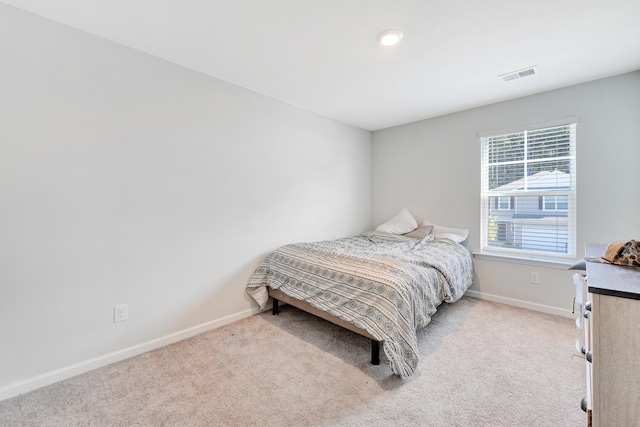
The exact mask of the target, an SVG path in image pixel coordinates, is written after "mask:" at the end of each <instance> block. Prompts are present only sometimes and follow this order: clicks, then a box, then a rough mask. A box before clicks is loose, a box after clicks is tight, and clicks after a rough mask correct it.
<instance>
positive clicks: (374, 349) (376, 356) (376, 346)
mask: <svg viewBox="0 0 640 427" xmlns="http://www.w3.org/2000/svg"><path fill="white" fill-rule="evenodd" d="M371 364H372V365H379V364H380V341H376V340H371Z"/></svg>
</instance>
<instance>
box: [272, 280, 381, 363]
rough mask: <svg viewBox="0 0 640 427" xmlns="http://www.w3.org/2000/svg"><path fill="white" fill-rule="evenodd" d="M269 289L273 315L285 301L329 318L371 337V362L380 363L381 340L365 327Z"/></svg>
mask: <svg viewBox="0 0 640 427" xmlns="http://www.w3.org/2000/svg"><path fill="white" fill-rule="evenodd" d="M267 289H268V291H269V296H270V297H271V298H273V309H272V310H273V311H272V313H273V315H274V316H276V315H277V314H278V313H279V307H278V302H279V301H282V302H284V303H287V304H290V305H292V306H294V307H297V308H299V309H300V310H302V311H306V312H307V313H311V314H313V315H314V316H318V317H320V318H322V319H324V320H327V321H329V322H331V323H334V324H336V325H338V326H341V327H343V328H345V329H348V330H350V331H352V332H355V333H356V334H359V335H362V336H363V337H366V338H369V339H370V340H371V364H373V365H379V364H380V341H378V340H376V339H375V338H374V337H372V336H371V335H370V334H369V333H368V332H367V331H365V330H364V329H360V328H358V327H357V326H355V325H352V324H351V323H348V322H345V321H344V320H342V319H340V318H339V317H336V316H332V315H331V314H329V313H326V312H324V311H321V310H318V309H317V308H315V307H314V306H312V305H311V304H309V303H308V302H306V301H300V300H298V299H295V298H293V297H290V296H289V295H287V294H285V293H283V292H282V291H280V290H278V289H272V288H269V287H267Z"/></svg>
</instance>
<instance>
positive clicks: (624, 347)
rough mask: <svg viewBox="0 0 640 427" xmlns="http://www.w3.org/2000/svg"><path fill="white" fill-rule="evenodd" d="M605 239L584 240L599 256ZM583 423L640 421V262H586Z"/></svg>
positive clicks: (619, 426)
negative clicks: (599, 241) (633, 264)
mask: <svg viewBox="0 0 640 427" xmlns="http://www.w3.org/2000/svg"><path fill="white" fill-rule="evenodd" d="M605 249H606V245H587V247H586V255H587V257H599V256H601V255H602V254H603V253H604V250H605ZM587 286H588V294H587V301H586V302H585V306H584V318H585V319H586V321H585V322H584V328H583V329H584V331H585V344H584V348H583V351H584V353H585V354H586V370H587V397H586V400H585V401H584V404H583V408H584V409H586V410H587V414H588V415H587V423H588V425H593V426H594V427H609V426H615V427H625V426H634V427H635V426H639V425H640V268H633V267H620V266H614V265H610V264H602V263H595V262H588V263H587Z"/></svg>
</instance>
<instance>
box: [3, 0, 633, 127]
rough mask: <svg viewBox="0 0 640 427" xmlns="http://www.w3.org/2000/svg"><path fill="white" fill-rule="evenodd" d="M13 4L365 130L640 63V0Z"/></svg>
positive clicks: (87, 0)
mask: <svg viewBox="0 0 640 427" xmlns="http://www.w3.org/2000/svg"><path fill="white" fill-rule="evenodd" d="M2 2H3V3H6V4H10V5H13V6H16V7H19V8H21V9H24V10H27V11H30V12H33V13H35V14H38V15H41V16H44V17H46V18H50V19H52V20H55V21H58V22H61V23H64V24H67V25H69V26H71V27H75V28H78V29H80V30H83V31H86V32H88V33H91V34H95V35H97V36H100V37H103V38H105V39H108V40H112V41H114V42H117V43H121V44H123V45H125V46H129V47H132V48H134V49H138V50H140V51H143V52H147V53H149V54H151V55H155V56H158V57H160V58H164V59H166V60H168V61H171V62H174V63H177V64H181V65H183V66H185V67H188V68H191V69H194V70H197V71H200V72H202V73H205V74H209V75H211V76H214V77H217V78H220V79H223V80H227V81H229V82H232V83H235V84H237V85H240V86H244V87H246V88H249V89H252V90H255V91H258V92H261V93H263V94H266V95H269V96H271V97H274V98H278V99H281V100H284V101H287V102H290V103H292V104H296V105H299V106H301V107H304V108H307V109H309V110H312V111H315V112H318V113H320V114H324V115H326V116H329V117H333V118H335V119H338V120H340V121H343V122H345V123H349V124H352V125H355V126H358V127H360V128H363V129H367V130H377V129H383V128H386V127H390V126H395V125H399V124H404V123H408V122H412V121H416V120H420V119H425V118H429V117H434V116H438V115H442V114H446V113H451V112H455V111H460V110H465V109H468V108H472V107H477V106H481V105H486V104H490V103H494V102H498V101H502V100H507V99H512V98H517V97H520V96H524V95H529V94H534V93H538V92H543V91H547V90H551V89H556V88H560V87H564V86H569V85H572V84H576V83H581V82H585V81H589V80H594V79H598V78H602V77H608V76H612V75H616V74H621V73H625V72H629V71H635V70H639V69H640V0H607V1H604V0H529V1H523V0H520V1H514V0H483V1H479V0H393V1H390V0H173V1H172V0H2ZM387 28H397V29H400V30H402V31H403V32H404V39H403V41H402V43H401V44H400V45H398V46H396V47H394V48H383V47H381V46H378V45H377V43H376V36H377V34H378V33H379V32H381V31H382V30H385V29H387ZM533 65H537V66H538V71H539V74H538V75H535V76H533V77H527V78H524V79H519V80H514V81H511V82H508V83H504V82H502V81H500V80H499V79H498V78H497V76H498V75H499V74H504V73H508V72H511V71H515V70H518V69H521V68H526V67H529V66H533Z"/></svg>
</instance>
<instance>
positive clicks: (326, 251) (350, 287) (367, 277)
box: [247, 231, 473, 376]
mask: <svg viewBox="0 0 640 427" xmlns="http://www.w3.org/2000/svg"><path fill="white" fill-rule="evenodd" d="M472 270H473V267H472V261H471V255H470V254H469V251H468V250H467V249H466V248H465V247H464V246H461V245H459V244H457V243H454V242H453V241H451V240H449V239H438V240H428V239H427V238H425V239H415V238H411V237H404V236H398V235H393V234H389V233H382V232H375V231H369V232H365V233H364V234H362V235H360V236H355V237H347V238H343V239H338V240H330V241H324V242H314V243H297V244H290V245H286V246H283V247H281V248H279V249H277V250H276V251H274V252H272V253H271V254H269V255H268V256H267V257H266V258H265V260H264V261H263V262H262V263H261V264H260V266H259V267H258V268H257V269H256V271H255V273H254V274H253V276H252V277H251V279H250V280H249V283H248V285H247V292H248V293H249V294H250V295H251V296H252V297H253V298H254V299H255V300H256V301H257V302H258V304H260V308H261V309H264V308H265V305H266V303H267V299H268V295H267V289H266V286H269V287H271V288H274V289H280V290H281V291H282V292H284V293H285V294H287V295H289V296H292V297H294V298H296V299H299V300H303V301H306V302H308V303H310V304H311V305H312V306H314V307H316V308H318V309H319V310H322V311H325V312H328V313H329V314H331V315H333V316H336V317H339V318H340V319H343V320H345V321H347V322H349V323H352V324H354V325H356V326H357V327H359V328H361V329H364V330H366V331H367V332H368V333H369V334H371V336H373V337H374V338H376V339H377V340H378V341H383V345H382V348H383V350H384V352H385V354H386V355H387V357H388V359H389V361H390V363H391V369H392V371H393V372H394V373H395V374H398V375H401V376H408V375H411V374H413V373H414V371H415V369H416V367H417V365H418V360H419V358H418V345H417V338H416V330H417V329H418V328H421V327H423V326H425V325H427V324H428V323H429V322H430V321H431V316H432V315H433V314H434V313H435V312H436V307H437V306H438V305H440V303H441V302H442V301H446V302H449V303H452V302H455V301H457V300H458V299H459V298H460V297H462V295H463V294H464V292H465V291H466V290H467V288H468V287H469V286H470V285H471V283H472V280H473V279H472V275H473V272H472Z"/></svg>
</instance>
